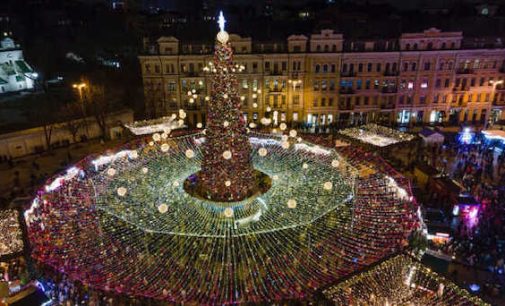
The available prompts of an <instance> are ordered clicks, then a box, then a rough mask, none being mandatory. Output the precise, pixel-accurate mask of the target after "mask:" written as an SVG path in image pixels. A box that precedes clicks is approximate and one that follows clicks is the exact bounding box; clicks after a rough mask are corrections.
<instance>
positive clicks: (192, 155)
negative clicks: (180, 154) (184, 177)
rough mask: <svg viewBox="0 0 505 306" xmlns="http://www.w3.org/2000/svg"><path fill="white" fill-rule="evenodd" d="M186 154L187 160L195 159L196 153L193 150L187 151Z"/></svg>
mask: <svg viewBox="0 0 505 306" xmlns="http://www.w3.org/2000/svg"><path fill="white" fill-rule="evenodd" d="M185 154H186V157H187V158H193V157H195V152H193V150H191V149H187V150H186V152H185Z"/></svg>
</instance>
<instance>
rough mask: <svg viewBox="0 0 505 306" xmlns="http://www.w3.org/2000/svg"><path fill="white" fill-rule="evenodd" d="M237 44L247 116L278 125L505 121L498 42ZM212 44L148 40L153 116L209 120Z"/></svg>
mask: <svg viewBox="0 0 505 306" xmlns="http://www.w3.org/2000/svg"><path fill="white" fill-rule="evenodd" d="M230 41H231V44H232V46H233V48H234V49H235V61H236V62H237V63H238V64H241V65H244V67H245V70H244V71H243V72H241V73H239V74H238V77H239V82H240V88H241V89H240V90H241V94H242V95H243V96H244V100H243V114H244V116H245V117H246V119H247V121H249V122H250V121H254V122H257V123H259V121H260V120H261V118H263V117H264V116H267V117H271V118H272V120H273V123H274V124H279V123H280V122H282V121H285V122H287V123H288V124H293V125H296V124H302V123H303V124H309V125H311V126H312V127H314V126H331V125H335V124H340V125H348V124H352V123H367V122H391V123H392V122H397V123H399V124H415V123H421V122H423V123H442V122H445V123H449V124H460V123H463V122H467V123H474V124H482V123H485V122H488V121H498V120H500V119H505V111H504V108H505V86H504V84H503V79H504V77H505V48H504V47H503V45H502V43H501V40H499V39H496V40H492V41H482V40H479V41H476V40H469V39H464V37H463V35H462V33H461V32H442V31H440V30H438V29H435V28H431V29H428V30H426V31H424V32H422V33H404V34H402V35H401V36H400V38H397V39H384V40H360V41H356V40H345V39H344V36H343V35H342V34H338V33H335V32H334V31H333V30H322V31H321V32H320V33H317V34H312V35H310V37H307V36H305V35H291V36H289V37H288V38H287V41H286V42H269V43H262V42H253V41H252V39H251V38H244V37H240V36H239V35H230ZM212 44H213V42H212V43H209V44H195V43H192V44H186V43H183V42H180V41H179V40H178V39H176V38H175V37H161V38H159V39H158V40H157V41H156V42H154V43H149V42H146V43H145V54H143V55H140V56H139V60H140V65H141V70H142V78H143V85H144V93H145V107H146V112H147V114H148V115H149V116H151V117H159V116H163V115H168V114H172V113H175V112H177V111H178V110H179V109H180V108H183V109H185V110H187V112H188V119H189V120H188V121H189V122H188V123H189V124H190V125H195V124H196V123H198V122H202V123H205V103H206V100H205V97H206V96H207V95H209V93H210V86H208V82H209V76H208V75H207V73H205V72H204V70H203V67H205V65H206V63H208V62H209V61H210V60H212V51H213V45H212ZM193 89H195V92H196V93H193V94H192V95H190V96H188V91H192V90H193ZM195 94H196V98H193V99H191V98H192V97H195V96H194V95H195ZM191 101H194V102H191Z"/></svg>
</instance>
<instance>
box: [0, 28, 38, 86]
mask: <svg viewBox="0 0 505 306" xmlns="http://www.w3.org/2000/svg"><path fill="white" fill-rule="evenodd" d="M36 78H37V73H35V72H34V71H33V69H32V68H31V67H30V65H28V63H27V62H25V60H24V58H23V50H21V49H20V48H19V45H16V44H15V43H14V41H13V40H12V39H10V38H8V37H6V38H4V39H3V40H2V41H1V42H0V94H3V93H7V92H16V91H22V90H27V89H33V85H34V80H35V79H36Z"/></svg>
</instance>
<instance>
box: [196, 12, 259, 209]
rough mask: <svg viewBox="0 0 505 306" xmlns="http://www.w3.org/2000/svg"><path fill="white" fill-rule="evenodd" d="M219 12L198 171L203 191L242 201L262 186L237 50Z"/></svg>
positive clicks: (220, 197) (222, 198)
mask: <svg viewBox="0 0 505 306" xmlns="http://www.w3.org/2000/svg"><path fill="white" fill-rule="evenodd" d="M224 23H225V20H224V17H223V15H222V13H221V15H220V16H219V25H220V28H221V31H220V32H219V33H218V35H217V41H216V46H215V52H214V62H213V65H212V67H211V71H212V72H213V79H212V91H211V99H210V102H209V104H208V106H207V129H206V142H205V145H204V151H203V152H204V156H203V161H202V170H201V172H200V173H199V174H198V185H199V189H200V193H201V194H202V195H203V196H205V197H207V198H210V199H212V200H215V201H238V200H242V199H244V198H246V197H248V196H250V195H252V194H254V193H255V192H256V191H257V189H258V187H257V186H258V183H257V179H256V175H255V171H254V169H253V167H252V163H251V144H250V143H249V139H248V137H247V135H246V134H247V131H246V122H245V120H244V118H243V116H242V113H241V111H240V103H241V100H240V96H239V92H238V82H237V78H236V76H235V72H236V71H238V70H239V67H238V66H236V65H234V64H233V50H232V48H231V46H230V43H229V42H228V34H227V33H226V32H225V31H224Z"/></svg>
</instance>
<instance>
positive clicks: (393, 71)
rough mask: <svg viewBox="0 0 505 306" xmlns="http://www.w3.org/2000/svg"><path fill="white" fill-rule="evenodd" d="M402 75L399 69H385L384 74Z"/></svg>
mask: <svg viewBox="0 0 505 306" xmlns="http://www.w3.org/2000/svg"><path fill="white" fill-rule="evenodd" d="M398 75H400V73H399V71H398V70H386V71H384V76H398Z"/></svg>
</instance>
